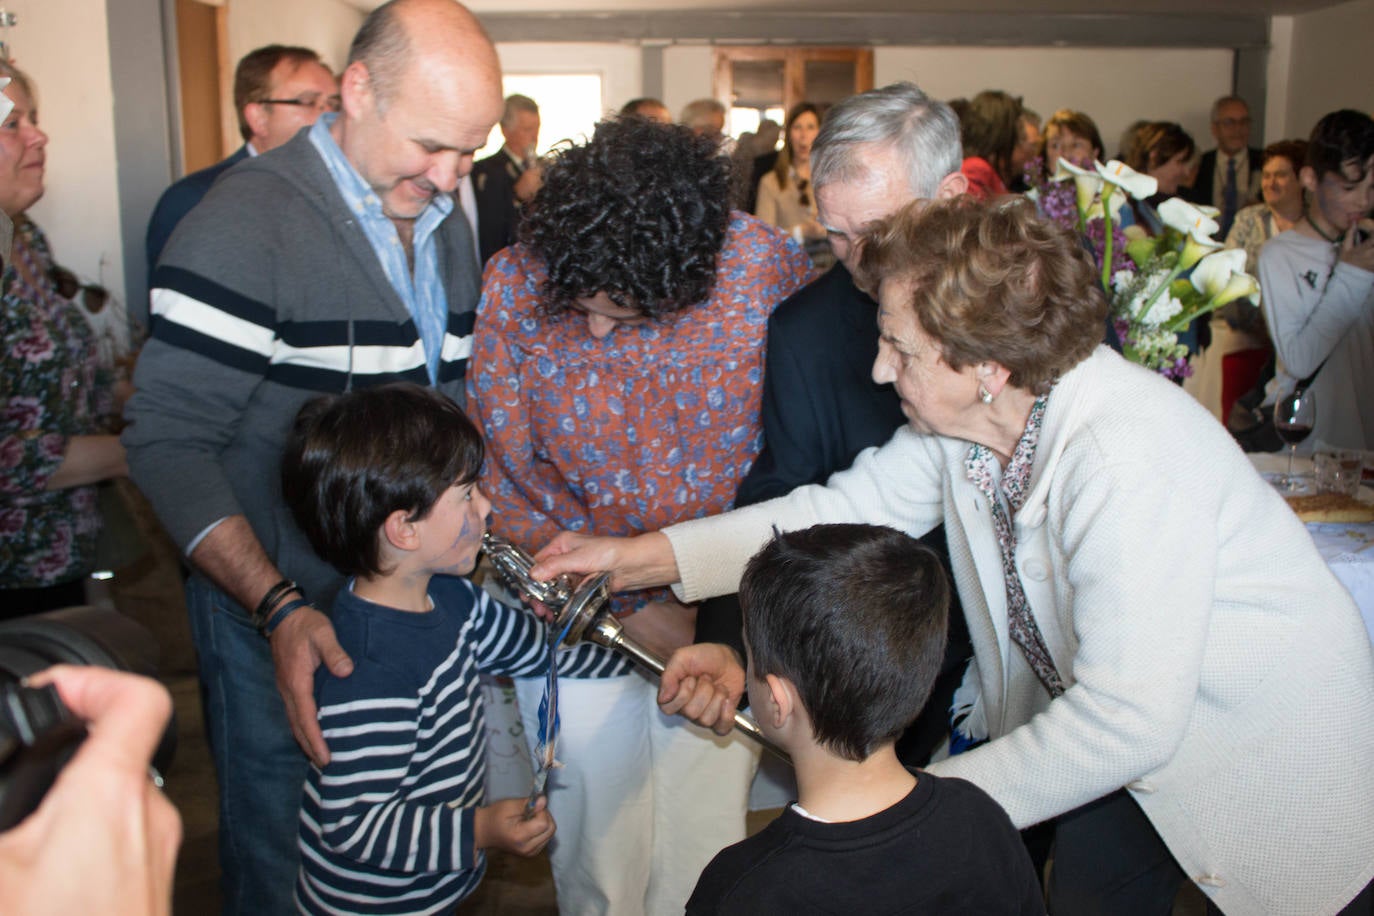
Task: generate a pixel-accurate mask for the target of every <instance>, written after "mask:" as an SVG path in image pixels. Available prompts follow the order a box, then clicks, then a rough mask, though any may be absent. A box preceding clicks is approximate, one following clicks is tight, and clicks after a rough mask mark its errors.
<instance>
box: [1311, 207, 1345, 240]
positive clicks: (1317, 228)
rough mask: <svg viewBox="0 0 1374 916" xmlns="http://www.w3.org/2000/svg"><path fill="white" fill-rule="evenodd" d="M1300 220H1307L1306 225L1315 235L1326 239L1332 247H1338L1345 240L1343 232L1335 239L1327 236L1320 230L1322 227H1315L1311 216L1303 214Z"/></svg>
mask: <svg viewBox="0 0 1374 916" xmlns="http://www.w3.org/2000/svg"><path fill="white" fill-rule="evenodd" d="M1302 218H1303V219H1305V220H1307V225H1309V226H1311V227H1312V228H1313V230H1315V231H1316V233H1317V235H1320V236H1321V237H1322V238H1324V239H1326V240H1327V241H1328V242H1330V243H1331V244H1332V245H1340V243H1341V242H1342V241H1344V240H1345V233H1344V232H1342V233H1341V234H1340V235H1338V236H1336V237H1335V238H1332V237H1331V236H1329V235H1327V234H1326V232H1325V231H1323V230H1322V227H1321V226H1318V225H1317V221H1316V220H1314V219H1313V218H1312V214H1310V213H1306V212H1304V213H1303V215H1302Z"/></svg>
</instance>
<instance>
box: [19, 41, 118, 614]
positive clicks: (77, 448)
mask: <svg viewBox="0 0 1374 916" xmlns="http://www.w3.org/2000/svg"><path fill="white" fill-rule="evenodd" d="M0 76H3V77H9V80H10V82H9V86H8V87H7V88H6V89H5V96H6V98H7V99H8V100H9V102H11V103H13V109H12V110H11V111H9V112H8V113H7V114H6V115H5V118H4V121H3V123H0V210H3V211H4V213H5V216H6V217H8V218H9V219H10V220H12V221H13V223H14V245H13V247H12V248H11V249H10V251H8V252H6V253H5V255H6V256H5V258H4V261H5V269H4V276H3V280H2V281H0V284H2V285H3V296H4V317H3V322H2V323H0V331H2V332H3V347H4V349H3V353H4V368H3V372H0V413H2V414H3V428H2V429H0V617H10V616H18V615H20V614H25V613H33V612H37V611H42V610H47V609H50V608H54V607H63V606H66V605H71V604H80V603H82V601H83V589H82V578H83V577H84V576H85V574H86V573H88V572H89V571H90V569H91V565H92V562H93V558H94V554H95V540H96V534H97V533H98V531H99V529H100V515H99V512H98V510H97V508H96V494H95V487H94V484H96V483H98V482H99V481H102V480H106V479H108V478H111V477H116V476H121V475H123V474H125V473H126V471H125V465H124V449H123V447H122V446H120V444H119V439H118V437H116V436H114V435H112V434H108V433H107V432H106V429H107V428H108V422H109V421H110V419H111V418H112V411H113V402H112V398H111V394H110V390H111V389H110V386H109V385H108V384H107V381H108V380H107V379H105V378H103V377H101V376H102V375H103V373H100V372H99V370H98V369H97V361H96V340H95V335H94V334H93V333H92V331H91V328H90V326H89V325H88V324H87V323H86V320H85V318H84V316H83V315H82V314H81V312H80V311H79V310H78V309H77V307H76V306H75V305H74V304H73V303H71V302H70V301H69V300H67V299H64V298H62V296H61V295H59V294H58V292H57V289H56V286H55V284H54V282H53V280H52V277H51V272H52V267H53V262H52V256H51V254H50V253H49V250H48V243H47V239H46V238H45V237H44V236H43V233H42V232H41V231H40V230H39V228H38V227H37V226H36V225H34V224H33V222H31V221H30V220H29V219H28V217H27V216H26V215H25V213H26V211H27V210H28V208H29V207H30V206H32V205H33V204H34V203H35V202H37V201H38V199H39V198H40V197H42V196H43V166H44V159H45V151H46V147H47V145H48V138H47V136H46V135H45V134H44V133H43V132H42V131H41V130H39V129H38V117H37V111H36V108H35V105H34V94H33V90H32V84H31V83H30V81H29V79H28V77H27V76H25V75H24V74H23V73H22V72H20V71H18V70H16V69H15V68H13V67H11V66H9V65H7V64H4V63H0Z"/></svg>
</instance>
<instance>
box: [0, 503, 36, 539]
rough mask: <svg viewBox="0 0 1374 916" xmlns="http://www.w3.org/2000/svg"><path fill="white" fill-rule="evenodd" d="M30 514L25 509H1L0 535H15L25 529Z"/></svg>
mask: <svg viewBox="0 0 1374 916" xmlns="http://www.w3.org/2000/svg"><path fill="white" fill-rule="evenodd" d="M28 520H29V514H28V513H27V512H25V511H24V510H23V509H0V535H4V536H5V537H13V536H14V535H16V534H18V533H19V532H21V531H23V530H24V525H25V524H26V523H27V522H28Z"/></svg>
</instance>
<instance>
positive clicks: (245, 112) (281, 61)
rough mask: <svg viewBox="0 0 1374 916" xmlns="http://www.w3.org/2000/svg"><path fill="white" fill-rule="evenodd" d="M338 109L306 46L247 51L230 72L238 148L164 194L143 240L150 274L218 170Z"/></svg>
mask: <svg viewBox="0 0 1374 916" xmlns="http://www.w3.org/2000/svg"><path fill="white" fill-rule="evenodd" d="M338 110H339V84H338V81H337V80H335V79H334V74H332V73H330V72H329V68H328V67H326V66H325V65H324V64H323V63H322V62H321V61H320V56H319V55H318V54H316V53H315V52H314V51H312V50H310V49H309V48H300V47H289V46H286V45H267V46H266V47H263V48H258V49H257V50H256V51H250V52H248V53H247V54H245V55H244V57H243V59H242V60H240V61H239V64H238V67H237V68H235V70H234V111H235V112H236V113H237V114H238V121H239V133H240V134H241V135H242V136H243V140H244V143H243V146H240V147H239V148H238V149H237V150H235V151H234V153H233V154H232V155H230V156H229V157H228V158H226V159H222V160H220V161H219V162H216V163H215V164H214V165H212V166H210V167H208V168H204V169H201V170H200V171H199V172H192V173H191V174H190V175H187V176H185V177H184V178H182V179H180V180H179V181H177V182H174V183H173V184H172V186H171V187H169V188H168V189H167V190H166V191H163V192H162V197H160V198H159V199H158V202H157V207H155V208H154V209H153V215H152V218H151V219H150V220H149V221H148V235H147V238H146V240H145V244H146V246H147V251H148V275H149V276H150V277H151V276H152V273H153V268H154V267H155V266H157V259H158V257H159V256H160V255H161V254H162V249H163V247H164V246H165V245H166V244H167V240H168V239H169V238H171V237H172V230H173V229H175V228H176V227H177V224H178V223H180V222H181V218H182V217H183V216H185V215H186V214H187V213H189V212H191V208H192V207H194V206H195V205H196V204H198V203H200V201H201V198H203V197H204V196H205V193H206V192H207V191H209V190H210V185H212V184H214V183H215V179H216V178H218V177H219V176H220V174H221V173H223V172H225V171H227V170H228V169H230V168H232V167H233V166H235V165H237V164H238V163H240V162H242V161H243V160H244V159H247V158H249V157H250V156H256V155H258V154H259V153H265V152H267V151H268V150H270V149H276V148H277V147H278V146H281V145H282V144H283V143H285V142H286V141H287V140H290V139H291V138H292V137H294V136H295V135H296V134H297V133H299V132H300V130H301V128H303V127H309V126H310V125H312V124H314V123H315V119H316V118H318V117H319V116H320V115H322V114H324V113H325V112H327V111H338Z"/></svg>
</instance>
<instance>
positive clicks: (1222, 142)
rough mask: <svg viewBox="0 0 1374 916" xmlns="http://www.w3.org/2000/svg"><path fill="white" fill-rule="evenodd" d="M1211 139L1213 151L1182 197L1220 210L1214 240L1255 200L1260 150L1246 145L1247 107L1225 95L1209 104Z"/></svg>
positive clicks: (1242, 100)
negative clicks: (1242, 209) (1216, 234)
mask: <svg viewBox="0 0 1374 916" xmlns="http://www.w3.org/2000/svg"><path fill="white" fill-rule="evenodd" d="M1212 137H1213V138H1214V139H1215V140H1216V141H1217V146H1216V149H1212V150H1208V151H1207V152H1205V153H1203V154H1202V161H1201V162H1200V163H1198V174H1197V181H1196V182H1194V183H1193V187H1192V188H1191V189H1190V190H1189V191H1187V192H1185V194H1184V195H1183V196H1184V197H1186V198H1187V199H1188V200H1190V201H1192V202H1193V203H1197V204H1206V205H1208V206H1211V207H1216V208H1217V209H1218V210H1220V211H1221V217H1220V219H1218V220H1217V222H1218V223H1220V224H1221V232H1220V234H1219V235H1218V236H1217V237H1218V238H1222V239H1224V238H1226V234H1227V233H1228V232H1230V231H1231V223H1232V221H1233V220H1235V218H1236V213H1237V212H1239V211H1240V209H1241V208H1242V207H1247V206H1249V205H1250V204H1252V203H1254V202H1255V201H1256V200H1258V199H1259V190H1260V178H1259V173H1260V166H1261V165H1262V163H1261V162H1260V151H1259V150H1258V149H1256V148H1255V147H1252V146H1250V106H1249V105H1247V104H1246V103H1245V99H1242V98H1239V97H1238V96H1234V95H1228V96H1223V97H1222V98H1219V99H1217V100H1216V102H1214V103H1213V104H1212Z"/></svg>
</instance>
